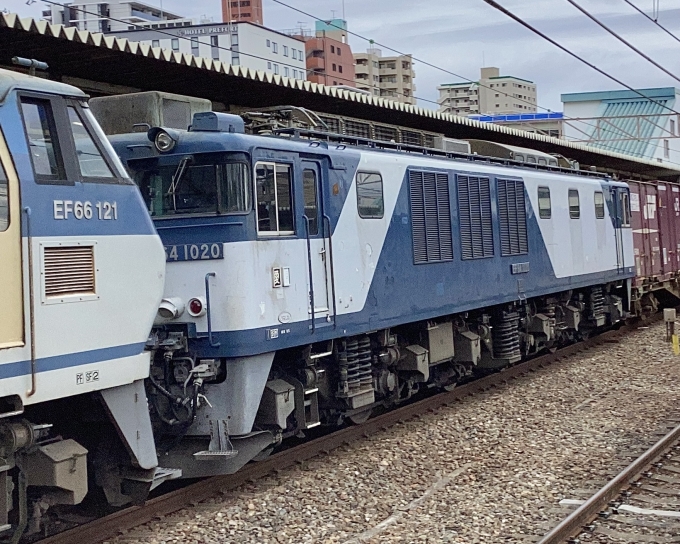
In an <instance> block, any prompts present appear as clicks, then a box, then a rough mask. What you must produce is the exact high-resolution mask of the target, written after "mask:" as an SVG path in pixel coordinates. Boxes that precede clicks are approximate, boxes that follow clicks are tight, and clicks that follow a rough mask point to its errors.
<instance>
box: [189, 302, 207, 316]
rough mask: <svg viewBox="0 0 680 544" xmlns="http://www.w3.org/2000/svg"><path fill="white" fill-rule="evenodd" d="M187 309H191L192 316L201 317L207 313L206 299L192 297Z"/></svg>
mask: <svg viewBox="0 0 680 544" xmlns="http://www.w3.org/2000/svg"><path fill="white" fill-rule="evenodd" d="M187 310H188V311H189V315H190V316H191V317H201V316H202V315H205V311H206V307H205V299H204V298H203V297H194V298H192V299H191V300H189V304H188V305H187Z"/></svg>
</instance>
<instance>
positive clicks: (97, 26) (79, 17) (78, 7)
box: [42, 0, 193, 34]
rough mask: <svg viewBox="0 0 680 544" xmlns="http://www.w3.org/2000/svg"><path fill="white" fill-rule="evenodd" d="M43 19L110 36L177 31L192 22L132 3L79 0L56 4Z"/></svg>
mask: <svg viewBox="0 0 680 544" xmlns="http://www.w3.org/2000/svg"><path fill="white" fill-rule="evenodd" d="M42 16H43V19H45V20H46V21H49V22H50V23H52V24H58V25H64V26H67V27H72V26H74V27H76V28H78V30H89V31H90V32H103V33H104V34H109V33H112V32H118V31H121V30H132V29H136V28H140V27H145V28H158V29H164V28H176V27H181V26H189V25H191V24H192V22H193V21H192V20H191V19H188V18H185V17H182V16H180V15H176V14H174V13H170V12H169V11H165V10H162V9H159V8H158V7H156V6H150V5H148V4H144V3H142V2H134V1H130V0H110V1H109V2H96V1H95V2H86V1H82V0H81V1H80V2H78V1H76V2H73V3H70V4H68V3H67V4H64V5H54V4H52V5H51V7H50V8H49V9H46V10H45V11H43V13H42Z"/></svg>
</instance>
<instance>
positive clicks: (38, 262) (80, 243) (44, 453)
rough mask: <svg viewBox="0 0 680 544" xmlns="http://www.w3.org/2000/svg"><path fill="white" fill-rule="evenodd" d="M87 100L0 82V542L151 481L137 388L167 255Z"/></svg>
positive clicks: (60, 90)
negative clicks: (92, 499) (64, 507)
mask: <svg viewBox="0 0 680 544" xmlns="http://www.w3.org/2000/svg"><path fill="white" fill-rule="evenodd" d="M20 62H24V63H25V64H27V65H29V66H30V65H31V64H32V63H31V62H30V61H21V60H20ZM86 98H87V97H86V96H85V95H84V94H83V93H82V92H81V91H80V90H78V89H76V88H74V87H71V86H68V85H64V84H61V83H56V82H52V81H48V80H46V79H44V78H41V77H35V76H31V75H26V74H21V73H16V72H11V71H7V70H0V127H1V130H0V308H1V309H2V311H1V312H0V450H1V452H0V457H1V458H2V462H1V463H0V490H1V493H0V495H1V496H2V497H3V501H2V503H1V504H2V506H0V531H1V532H0V538H4V537H9V538H12V540H13V541H16V538H17V536H18V535H19V534H21V533H22V532H24V531H25V530H27V529H28V530H31V529H32V530H36V529H37V527H38V526H39V524H40V521H41V520H40V517H41V514H42V513H44V511H45V509H46V508H47V507H48V506H53V505H57V504H77V503H79V502H80V501H81V500H82V499H83V497H84V496H85V494H86V493H87V492H88V490H89V488H90V484H92V483H93V482H94V481H95V480H96V481H97V482H99V485H100V486H102V487H104V488H105V490H106V494H107V496H108V497H109V498H110V500H111V502H114V503H122V502H127V501H129V500H130V498H131V496H133V495H135V493H134V492H133V491H131V490H133V488H134V489H136V494H137V496H140V495H143V494H145V492H146V491H147V490H148V489H149V488H150V487H151V486H152V485H153V484H154V481H158V474H157V473H158V471H157V465H158V462H157V457H156V450H155V447H154V442H153V437H152V434H151V424H150V420H149V417H148V409H147V403H146V398H145V391H144V380H145V379H146V378H147V376H148V374H149V353H148V352H147V351H145V345H146V342H147V339H148V334H149V330H150V329H151V326H152V323H153V320H154V316H155V314H156V312H157V309H158V306H159V304H160V301H161V298H162V292H163V283H164V275H165V258H164V255H163V246H162V243H161V241H160V239H159V237H158V236H157V234H156V231H155V229H154V226H153V224H152V222H151V220H150V218H149V214H148V212H147V210H146V207H145V204H144V202H143V200H142V199H141V197H140V195H139V191H138V189H137V187H136V186H135V185H134V183H133V182H132V181H131V180H130V178H129V176H128V175H127V173H126V171H125V169H124V168H123V166H122V164H121V163H120V161H119V160H118V158H117V156H116V154H115V153H114V152H113V150H112V148H111V146H110V144H109V143H108V141H107V139H106V137H105V136H104V134H103V132H102V131H101V129H100V128H99V126H98V124H97V123H96V121H95V120H94V118H93V116H92V114H91V113H90V111H89V109H88V106H87V103H86ZM171 475H174V473H171V474H166V476H165V477H169V476H171ZM126 479H127V480H129V483H130V486H129V488H128V489H129V491H127V492H126V491H125V489H124V488H125V481H126ZM5 490H6V492H5Z"/></svg>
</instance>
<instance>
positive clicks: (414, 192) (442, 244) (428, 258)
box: [409, 170, 453, 264]
mask: <svg viewBox="0 0 680 544" xmlns="http://www.w3.org/2000/svg"><path fill="white" fill-rule="evenodd" d="M409 192H410V194H411V226H412V232H413V261H414V263H415V264H421V263H433V262H441V261H452V260H453V235H452V233H451V204H450V200H449V176H448V174H444V173H439V172H418V171H413V170H411V171H409Z"/></svg>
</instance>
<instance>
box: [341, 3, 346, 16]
mask: <svg viewBox="0 0 680 544" xmlns="http://www.w3.org/2000/svg"><path fill="white" fill-rule="evenodd" d="M342 20H343V21H346V19H345V0H342Z"/></svg>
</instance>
